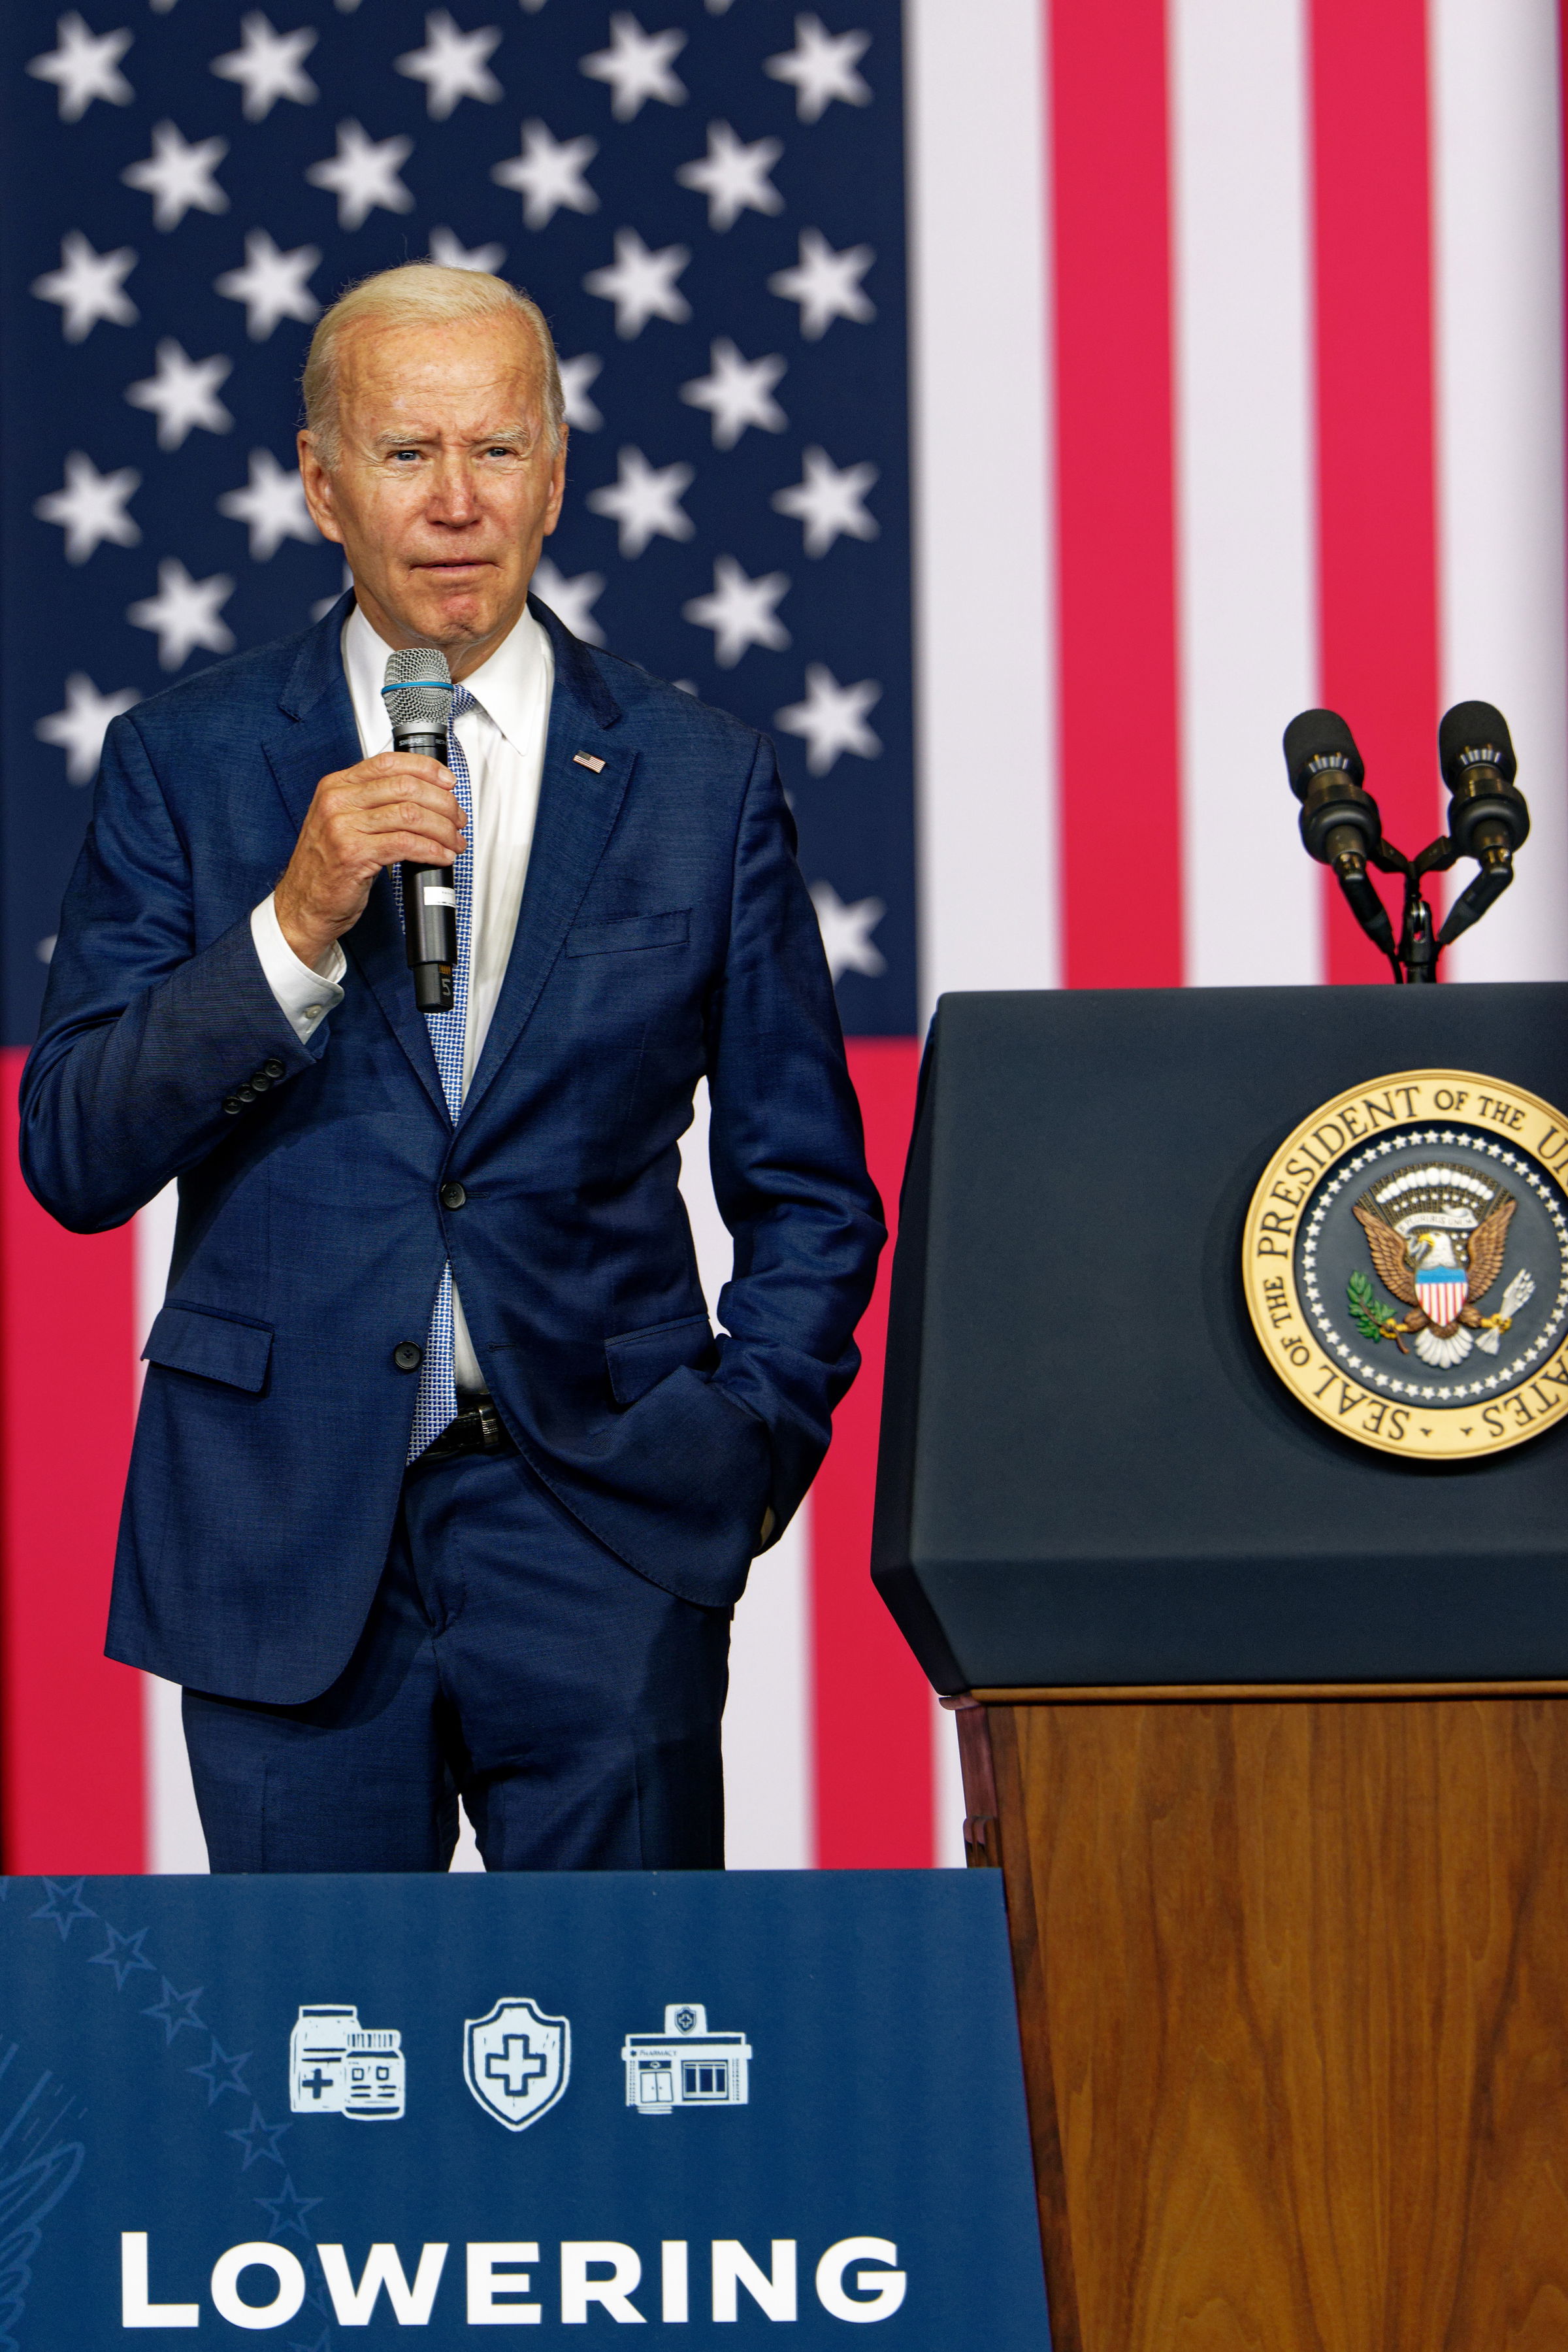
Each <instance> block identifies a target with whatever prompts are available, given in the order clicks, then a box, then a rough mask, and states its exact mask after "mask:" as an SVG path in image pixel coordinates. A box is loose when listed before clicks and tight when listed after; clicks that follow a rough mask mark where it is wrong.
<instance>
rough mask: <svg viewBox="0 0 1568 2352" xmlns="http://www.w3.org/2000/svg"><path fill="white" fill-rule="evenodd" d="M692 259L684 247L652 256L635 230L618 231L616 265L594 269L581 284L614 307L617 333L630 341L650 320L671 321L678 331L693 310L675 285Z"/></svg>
mask: <svg viewBox="0 0 1568 2352" xmlns="http://www.w3.org/2000/svg"><path fill="white" fill-rule="evenodd" d="M690 259H691V255H690V253H689V252H688V251H687V250H686V247H685V246H684V245H666V246H665V247H663V249H662V250H661V251H660V252H658V253H650V252H649V250H648V248H647V247H646V246H645V245H644V244H643V240H642V238H641V237H640V236H638V234H637V232H636V230H635V229H634V228H618V229H617V230H616V232H615V259H614V261H613V262H612V263H611V264H609V265H607V266H606V267H605V268H603V269H591V270H590V271H589V273H588V275H587V277H586V278H584V279H583V281H582V282H583V284H584V286H585V287H586V288H587V289H588V291H589V292H590V293H591V294H597V295H598V296H599V297H600V299H601V301H605V302H613V303H614V305H615V331H616V333H617V334H618V335H622V336H625V337H626V338H628V339H630V338H632V336H635V335H640V334H641V333H642V331H643V328H644V327H645V326H646V325H647V323H648V321H649V320H650V319H669V320H672V321H673V322H674V325H676V326H677V327H678V326H681V325H682V324H684V322H685V320H687V319H689V318H690V317H691V315H692V306H691V304H690V303H689V302H688V301H687V300H686V298H685V295H684V294H682V293H681V292H679V291H678V289H677V288H676V285H675V280H676V278H678V277H679V276H680V274H681V272H682V270H683V269H684V268H685V266H686V264H687V262H688V261H689V260H690Z"/></svg>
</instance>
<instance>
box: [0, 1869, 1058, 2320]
mask: <svg viewBox="0 0 1568 2352" xmlns="http://www.w3.org/2000/svg"><path fill="white" fill-rule="evenodd" d="M0 1897H3V1899H0V1991H3V2003H0V2352H5V2347H18V2352H25V2347H33V2346H37V2347H47V2352H59V2347H72V2352H78V2347H80V2352H92V2347H100V2346H106V2345H110V2344H120V2343H123V2342H124V2341H125V2340H126V2335H127V2332H128V2331H130V2332H133V2333H135V2334H137V2335H138V2337H139V2340H162V2341H170V2340H174V2339H176V2338H177V2340H180V2341H183V2340H184V2332H185V2331H189V2330H191V2329H197V2330H199V2331H202V2332H203V2333H204V2335H205V2336H206V2337H207V2338H208V2339H211V2338H213V2337H214V2336H217V2337H219V2338H223V2337H225V2336H230V2335H232V2334H234V2333H235V2332H236V2331H237V2332H245V2333H256V2332H260V2331H276V2333H275V2341H277V2343H278V2344H279V2345H280V2346H282V2347H285V2352H323V2347H329V2346H330V2345H333V2344H335V2343H336V2342H337V2341H338V2340H339V2336H340V2332H341V2331H346V2330H349V2329H355V2330H357V2329H361V2328H368V2329H369V2330H370V2331H371V2334H372V2335H373V2334H374V2333H375V2331H377V2330H380V2331H381V2333H382V2335H383V2336H385V2335H387V2334H389V2333H390V2332H392V2330H394V2329H399V2328H402V2327H408V2326H413V2327H421V2328H423V2330H424V2333H423V2336H421V2337H420V2338H419V2339H418V2340H419V2341H420V2342H422V2343H423V2344H427V2345H431V2346H442V2345H455V2344H458V2343H468V2342H471V2341H472V2338H471V2337H470V2336H469V2334H468V2330H469V2329H470V2328H472V2327H476V2326H536V2327H538V2328H539V2329H540V2331H541V2333H543V2334H547V2335H548V2334H549V2332H551V2331H552V2330H555V2329H558V2328H563V2327H570V2328H576V2327H580V2326H581V2327H587V2328H588V2329H590V2330H597V2331H598V2332H599V2334H600V2335H601V2336H602V2335H603V2334H604V2333H605V2331H606V2330H607V2329H608V2328H610V2327H612V2326H627V2325H633V2326H634V2325H639V2324H643V2325H646V2324H650V2323H651V2324H653V2325H655V2326H660V2325H670V2324H676V2325H684V2326H685V2327H686V2328H687V2330H688V2334H689V2335H695V2336H699V2337H700V2336H703V2335H704V2334H705V2333H706V2331H707V2330H708V2329H710V2328H713V2327H725V2328H732V2329H733V2331H734V2333H733V2335H732V2336H726V2337H721V2339H720V2340H721V2341H754V2340H757V2339H758V2338H759V2337H762V2336H768V2337H769V2339H770V2340H772V2338H771V2331H772V2330H773V2329H775V2328H780V2327H781V2328H785V2329H788V2330H789V2334H788V2335H787V2336H785V2337H784V2338H783V2340H784V2341H786V2342H789V2343H794V2344H798V2345H801V2346H819V2345H831V2344H837V2343H840V2342H841V2341H842V2340H843V2339H842V2331H843V2329H844V2327H845V2326H879V2327H880V2328H882V2330H883V2334H882V2335H881V2336H879V2337H877V2338H876V2339H875V2340H876V2341H877V2342H878V2343H879V2344H884V2345H886V2346H887V2347H889V2352H893V2347H904V2352H955V2347H957V2346H959V2345H967V2344H987V2345H998V2346H1001V2345H1006V2346H1008V2347H1026V2346H1028V2347H1035V2346H1040V2347H1044V2346H1046V2345H1047V2344H1048V2342H1049V2336H1048V2330H1047V2325H1046V2316H1045V2301H1044V2293H1043V2287H1042V2284H1041V2275H1040V2242H1039V2235H1038V2231H1037V2227H1036V2221H1035V2211H1034V2195H1033V2183H1032V2180H1031V2177H1030V2156H1029V2143H1028V2137H1027V2131H1026V2126H1025V2119H1024V2106H1023V2086H1022V2079H1021V2074H1020V2070H1019V2051H1018V2033H1017V2026H1016V2022H1015V2019H1014V2013H1013V2000H1012V1982H1011V1977H1010V1973H1009V1965H1008V1952H1007V1937H1006V1928H1005V1923H1004V1918H1003V1911H1002V1897H1001V1883H1000V1878H999V1875H998V1874H993V1873H991V1872H988V1871H986V1872H977V1873H973V1874H963V1873H957V1872H916V1871H909V1872H901V1871H888V1872H864V1873H862V1872H824V1873H821V1874H806V1873H800V1874H796V1873H786V1872H778V1873H774V1872H755V1873H737V1874H734V1875H732V1876H725V1875H722V1874H712V1875H708V1874H692V1875H674V1874H669V1875H666V1874H656V1875H648V1876H630V1875H628V1876H620V1875H611V1874H605V1875H582V1876H576V1875H570V1876H569V1875H564V1874H563V1875H560V1876H543V1875H541V1876H537V1877H521V1876H519V1877H494V1878H485V1877H478V1876H476V1877H461V1876H460V1877H455V1878H441V1877H429V1878H423V1877H409V1878H371V1877H367V1878H271V1879H267V1878H228V1879H224V1878H215V1879H198V1878H191V1879H156V1878H99V1879H94V1878H89V1879H79V1880H78V1879H70V1880H59V1879H32V1878H17V1879H11V1880H5V1881H0ZM353 2340H355V2341H359V2340H361V2339H360V2338H359V2336H355V2337H354V2339H353ZM570 2340H576V2339H575V2338H573V2339H570Z"/></svg>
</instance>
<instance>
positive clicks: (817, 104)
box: [762, 16, 871, 122]
mask: <svg viewBox="0 0 1568 2352" xmlns="http://www.w3.org/2000/svg"><path fill="white" fill-rule="evenodd" d="M870 47H871V35H870V34H869V33H830V32H829V31H828V29H827V26H825V25H824V24H823V23H822V20H821V17H820V16H797V17H796V19H795V46H794V47H793V48H792V49H784V50H781V51H780V53H779V56H778V57H775V58H767V59H766V60H765V61H764V64H763V68H762V70H763V72H764V73H766V74H771V76H772V77H773V79H774V80H775V81H792V82H793V83H794V85H795V111H796V113H797V114H798V115H799V116H800V120H801V121H802V122H816V121H820V120H821V117H822V116H823V115H824V114H825V113H826V112H827V110H828V108H829V107H830V106H831V104H832V102H833V100H834V99H835V98H837V99H841V100H842V101H843V103H844V104H845V105H846V106H869V105H870V104H871V91H870V89H868V88H867V86H866V84H865V82H864V81H862V79H861V77H860V75H859V74H858V73H857V72H856V71H855V65H856V62H857V60H858V59H860V58H863V57H864V55H865V53H866V51H867V49H869V48H870Z"/></svg>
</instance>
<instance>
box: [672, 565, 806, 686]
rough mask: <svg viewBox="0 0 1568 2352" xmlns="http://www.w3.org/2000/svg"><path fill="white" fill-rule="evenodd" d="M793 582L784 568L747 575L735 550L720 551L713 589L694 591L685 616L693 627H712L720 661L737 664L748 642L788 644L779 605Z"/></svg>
mask: <svg viewBox="0 0 1568 2352" xmlns="http://www.w3.org/2000/svg"><path fill="white" fill-rule="evenodd" d="M788 589H789V579H788V577H787V575H786V574H785V573H784V572H765V573H764V574H763V575H762V577H761V578H760V579H757V580H748V579H747V576H746V574H745V572H743V571H742V570H741V568H740V566H739V564H738V563H737V562H736V560H735V558H734V556H733V555H720V556H716V558H715V559H714V567H713V593H712V594H711V595H707V596H694V597H692V599H691V600H690V602H689V603H688V604H683V605H682V606H681V617H682V619H683V620H686V621H690V622H691V624H692V625H693V627H694V628H698V629H711V630H712V631H713V636H714V644H713V657H714V659H715V661H716V662H717V664H718V666H719V667H720V669H733V668H734V667H735V665H736V663H737V661H738V660H739V659H740V657H741V656H742V654H743V653H745V652H746V650H747V647H748V646H767V647H768V650H769V652H771V653H778V652H780V651H781V650H782V648H783V647H784V646H787V645H788V644H789V630H788V629H787V628H786V627H785V626H784V624H783V622H782V621H781V620H779V616H778V614H777V613H776V612H775V610H774V607H775V605H776V604H778V602H779V598H780V597H781V596H782V595H784V594H785V593H787V592H788Z"/></svg>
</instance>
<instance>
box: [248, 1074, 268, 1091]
mask: <svg viewBox="0 0 1568 2352" xmlns="http://www.w3.org/2000/svg"><path fill="white" fill-rule="evenodd" d="M271 1084H272V1080H271V1079H270V1078H269V1077H268V1076H267V1072H266V1071H265V1070H253V1071H252V1072H251V1074H250V1085H251V1091H252V1093H253V1094H258V1095H264V1094H266V1092H267V1088H268V1087H270V1086H271Z"/></svg>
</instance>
